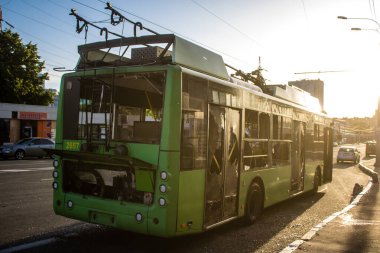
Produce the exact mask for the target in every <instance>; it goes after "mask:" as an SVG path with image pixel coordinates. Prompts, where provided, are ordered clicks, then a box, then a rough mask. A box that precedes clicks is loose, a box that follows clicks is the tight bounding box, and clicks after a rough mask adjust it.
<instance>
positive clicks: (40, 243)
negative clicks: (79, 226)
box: [0, 237, 58, 253]
mask: <svg viewBox="0 0 380 253" xmlns="http://www.w3.org/2000/svg"><path fill="white" fill-rule="evenodd" d="M57 240H58V238H54V237H53V238H48V239H44V240H40V241H35V242H31V243H26V244H21V245H18V246H14V247H11V248H8V249H3V250H0V253H11V252H17V251H21V250H28V249H31V248H34V247H38V246H43V245H46V244H49V243H53V242H56V241H57Z"/></svg>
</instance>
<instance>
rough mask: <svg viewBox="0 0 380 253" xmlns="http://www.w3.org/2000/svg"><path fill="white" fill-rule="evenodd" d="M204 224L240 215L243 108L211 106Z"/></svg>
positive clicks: (207, 224)
mask: <svg viewBox="0 0 380 253" xmlns="http://www.w3.org/2000/svg"><path fill="white" fill-rule="evenodd" d="M209 112H210V115H209V131H208V134H209V139H208V168H207V173H206V174H207V175H206V193H205V194H206V195H205V197H206V203H205V222H204V224H205V226H210V225H212V224H215V223H218V222H220V221H223V220H225V219H228V218H230V217H233V216H236V215H237V201H238V196H237V192H238V179H239V175H238V172H239V161H240V151H239V150H240V142H239V137H240V111H238V110H234V109H231V108H225V107H220V106H214V105H211V106H210V110H209Z"/></svg>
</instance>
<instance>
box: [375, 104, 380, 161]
mask: <svg viewBox="0 0 380 253" xmlns="http://www.w3.org/2000/svg"><path fill="white" fill-rule="evenodd" d="M375 118H376V120H375V139H376V162H375V167H380V97H379V98H378V100H377V110H376V115H375Z"/></svg>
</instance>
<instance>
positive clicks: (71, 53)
mask: <svg viewBox="0 0 380 253" xmlns="http://www.w3.org/2000/svg"><path fill="white" fill-rule="evenodd" d="M14 29H15V30H18V31H20V32H22V33H24V34H26V35H28V36H30V37H32V38H35V39H37V40H39V41H40V42H42V43H45V44H47V45H50V46H52V47H55V48H56V49H59V50H60V51H63V52H65V53H67V54H69V55H71V56H76V55H74V54H73V52H70V51H68V50H66V49H64V48H62V47H58V46H57V45H55V44H53V43H50V42H47V41H46V40H43V39H41V38H40V37H37V36H35V35H33V34H31V33H28V32H26V31H24V30H21V29H20V28H18V27H16V28H14Z"/></svg>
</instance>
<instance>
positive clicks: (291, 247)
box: [280, 163, 378, 253]
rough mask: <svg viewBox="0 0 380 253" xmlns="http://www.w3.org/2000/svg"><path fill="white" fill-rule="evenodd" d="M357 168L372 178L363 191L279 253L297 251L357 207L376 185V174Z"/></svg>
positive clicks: (366, 169) (361, 165) (364, 168)
mask: <svg viewBox="0 0 380 253" xmlns="http://www.w3.org/2000/svg"><path fill="white" fill-rule="evenodd" d="M359 168H360V169H361V170H362V171H363V172H364V173H365V174H367V175H368V176H370V177H371V178H372V180H369V182H368V184H367V185H366V186H365V187H364V189H363V190H362V191H361V192H360V193H359V194H357V195H356V197H355V198H354V200H353V201H352V202H351V203H350V204H349V205H348V206H346V207H345V208H343V209H342V210H341V211H339V212H336V213H333V214H332V215H330V216H329V217H327V218H326V219H324V220H323V221H322V222H321V223H319V224H317V225H315V226H314V227H313V228H312V229H310V230H309V232H307V233H306V234H304V235H303V236H302V238H301V239H299V240H295V241H294V242H292V243H290V244H289V245H288V246H287V247H285V248H284V249H283V250H282V251H280V253H292V252H294V251H295V250H297V249H298V248H299V247H300V246H301V245H302V244H303V243H304V242H307V241H310V240H311V239H312V238H313V237H314V236H315V235H317V234H318V231H319V230H321V229H322V228H323V227H324V226H326V225H327V224H328V223H330V222H331V221H332V220H334V219H335V218H336V217H338V216H340V215H342V214H345V213H347V212H348V211H349V210H350V209H351V208H353V207H355V206H357V205H358V203H359V201H360V199H361V198H362V197H363V195H365V194H366V193H367V192H368V191H369V189H371V187H372V185H373V184H378V174H377V173H376V172H375V171H373V170H371V169H369V168H367V167H366V166H365V165H363V164H361V163H360V164H359Z"/></svg>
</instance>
